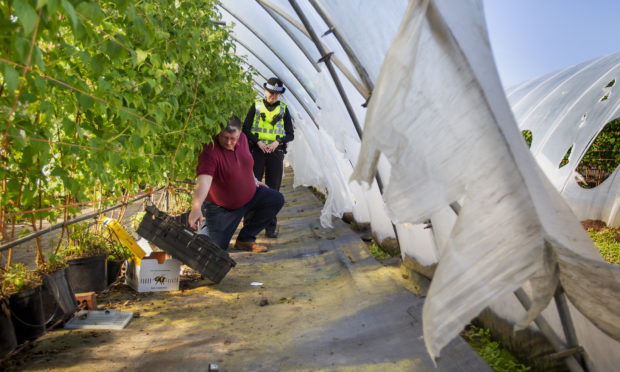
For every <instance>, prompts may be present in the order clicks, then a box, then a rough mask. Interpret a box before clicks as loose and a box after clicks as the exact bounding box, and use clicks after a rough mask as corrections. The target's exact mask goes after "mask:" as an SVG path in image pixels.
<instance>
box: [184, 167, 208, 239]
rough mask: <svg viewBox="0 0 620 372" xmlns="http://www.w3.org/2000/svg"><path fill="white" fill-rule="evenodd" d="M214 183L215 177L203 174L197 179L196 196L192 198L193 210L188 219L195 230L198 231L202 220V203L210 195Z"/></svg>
mask: <svg viewBox="0 0 620 372" xmlns="http://www.w3.org/2000/svg"><path fill="white" fill-rule="evenodd" d="M212 181H213V176H209V175H208V174H201V175H199V176H198V178H197V179H196V187H195V188H194V195H193V197H192V210H191V211H190V212H189V217H188V218H187V222H188V223H189V226H190V227H191V228H192V229H194V230H197V229H198V226H199V224H200V222H201V220H202V217H203V216H202V203H203V202H204V201H205V199H206V198H207V195H208V194H209V189H210V188H211V182H212Z"/></svg>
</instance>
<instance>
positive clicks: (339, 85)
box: [289, 0, 400, 246]
mask: <svg viewBox="0 0 620 372" xmlns="http://www.w3.org/2000/svg"><path fill="white" fill-rule="evenodd" d="M289 3H290V4H291V6H292V7H293V9H294V10H295V12H296V13H297V16H298V17H299V19H301V21H302V22H303V24H304V27H305V28H306V30H307V32H308V33H309V34H310V37H311V39H312V41H313V42H314V44H315V45H316V47H317V49H318V50H319V53H320V54H321V56H322V57H321V61H322V62H325V65H326V66H327V69H328V70H329V73H330V75H331V77H332V80H333V81H334V84H335V85H336V89H337V90H338V93H339V94H340V98H341V99H342V101H343V103H344V105H345V108H346V109H347V112H348V114H349V116H350V117H351V121H352V122H353V126H354V127H355V130H356V132H357V134H358V136H359V138H360V140H361V139H362V129H361V127H360V125H359V121H358V119H357V116H356V115H355V112H354V111H353V107H352V106H351V102H350V101H349V98H348V96H347V94H346V92H345V91H344V88H343V87H342V83H341V82H340V79H339V78H338V75H337V74H336V70H334V67H333V66H332V65H331V56H333V52H327V50H326V49H325V48H324V47H323V44H322V43H321V42H320V40H319V38H318V36H317V34H316V32H315V31H314V29H313V28H312V25H310V22H309V21H308V19H307V18H306V15H305V14H304V12H303V10H302V9H301V8H300V7H299V4H297V1H296V0H289ZM327 26H328V27H330V28H332V29H335V27H334V26H333V25H332V26H330V25H329V24H328V25H327ZM351 53H353V52H352V51H351ZM375 180H376V182H377V187H378V188H379V192H380V193H381V194H383V181H382V180H381V176H380V175H379V173H376V174H375ZM390 224H391V225H392V230H394V236H395V238H396V243H397V244H398V245H399V246H400V241H399V240H398V230H397V229H396V226H395V225H394V223H393V222H392V221H391V220H390Z"/></svg>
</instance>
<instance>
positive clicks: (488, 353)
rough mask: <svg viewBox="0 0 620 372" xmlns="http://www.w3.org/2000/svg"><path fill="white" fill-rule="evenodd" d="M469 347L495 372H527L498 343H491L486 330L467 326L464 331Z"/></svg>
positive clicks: (489, 335)
mask: <svg viewBox="0 0 620 372" xmlns="http://www.w3.org/2000/svg"><path fill="white" fill-rule="evenodd" d="M465 336H466V338H467V340H468V342H469V345H470V346H471V347H472V348H473V349H474V350H475V351H476V352H477V353H478V354H479V355H480V356H481V357H482V359H484V361H485V362H487V364H488V365H489V366H490V367H491V368H492V369H493V370H494V371H496V372H522V371H528V370H529V369H530V367H526V366H525V365H523V364H522V363H519V361H518V360H517V359H516V358H515V357H514V356H513V355H512V354H510V352H508V351H507V350H505V349H503V348H502V347H501V345H500V343H499V342H497V341H493V339H492V338H491V332H490V331H489V330H488V329H484V328H478V327H476V326H474V325H469V326H468V329H467V330H466V331H465Z"/></svg>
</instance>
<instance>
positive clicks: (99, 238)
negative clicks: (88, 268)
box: [58, 223, 113, 259]
mask: <svg viewBox="0 0 620 372" xmlns="http://www.w3.org/2000/svg"><path fill="white" fill-rule="evenodd" d="M67 229H68V230H69V238H68V239H67V242H66V244H65V245H63V246H62V247H60V249H59V251H58V254H59V256H61V257H63V258H65V259H75V258H81V257H90V256H99V255H102V254H105V255H108V254H110V252H111V251H113V249H112V247H111V246H112V244H111V243H112V242H111V241H110V240H109V239H107V238H106V237H104V236H103V234H102V233H99V232H94V231H91V229H90V228H89V225H88V223H76V224H73V225H71V226H69V227H68V228H67Z"/></svg>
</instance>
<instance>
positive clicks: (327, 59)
mask: <svg viewBox="0 0 620 372" xmlns="http://www.w3.org/2000/svg"><path fill="white" fill-rule="evenodd" d="M256 2H257V3H258V4H259V5H260V6H261V7H263V9H265V11H266V12H267V13H268V14H269V15H270V16H271V17H272V18H273V19H274V21H275V22H276V23H277V24H278V26H280V28H281V29H282V30H283V31H284V32H285V33H286V34H287V35H288V36H289V37H290V38H291V39H292V41H293V42H294V43H295V45H297V46H298V47H299V48H300V50H301V51H302V52H303V54H304V55H305V56H306V57H307V58H308V59H309V60H310V62H311V63H312V65H313V66H315V67H316V66H317V64H315V63H314V61H313V60H312V59H311V57H310V56H309V53H308V51H306V50H305V48H304V47H303V46H302V45H301V43H300V42H299V40H297V38H296V37H295V35H292V34H291V33H290V32H289V30H288V29H287V28H286V26H285V25H283V24H282V23H281V22H280V20H278V19H277V17H276V16H275V14H273V13H274V12H275V13H276V14H278V15H280V16H281V17H282V18H284V19H286V20H287V21H288V22H289V23H290V24H291V25H293V26H294V27H295V28H297V29H298V30H299V31H300V32H302V33H303V34H304V35H306V36H307V37H308V38H309V39H310V40H311V41H312V42H313V43H314V45H315V46H316V48H317V49H318V51H319V54H320V55H321V59H320V60H319V62H324V63H325V65H326V66H327V68H328V70H329V72H330V75H331V77H332V80H333V81H334V84H335V85H336V88H337V90H338V93H339V95H340V97H341V99H342V100H343V102H344V105H345V108H346V110H347V113H348V114H349V116H350V118H351V121H352V122H353V125H354V128H355V130H356V132H357V134H358V136H359V138H360V139H361V138H362V130H361V127H360V124H359V120H358V119H357V116H356V115H355V112H354V111H353V107H352V106H351V103H350V101H349V99H348V96H347V94H346V92H345V91H344V88H343V86H342V84H341V82H340V79H339V78H338V76H337V73H336V71H335V70H334V67H333V66H332V65H331V62H332V60H333V61H334V64H335V65H336V66H337V67H338V68H339V69H340V71H341V72H342V73H343V74H344V75H345V76H346V77H347V79H348V80H349V81H350V82H351V84H353V86H355V88H356V89H357V90H358V91H359V92H360V94H361V95H362V96H363V97H364V98H366V99H367V100H369V99H370V95H371V94H372V92H371V91H369V90H370V89H371V87H372V86H373V84H372V83H371V82H370V78H369V76H368V73H367V72H366V69H365V68H364V67H363V66H362V64H361V62H360V61H359V59H358V58H357V56H356V55H355V53H354V52H353V50H352V49H351V47H350V46H349V45H348V43H346V41H345V40H344V38H343V37H342V35H341V34H340V32H338V30H337V28H336V27H335V26H334V25H333V24H332V23H331V20H330V19H329V18H328V17H327V14H326V13H325V11H324V10H323V9H322V8H321V7H320V5H319V4H318V3H316V1H311V5H312V6H313V7H314V8H315V9H316V10H317V13H318V14H319V15H320V16H321V18H322V19H323V21H324V22H325V23H326V24H327V26H328V27H329V28H330V30H331V31H332V32H333V33H334V36H335V37H336V39H337V40H338V42H339V44H340V45H341V46H342V48H343V50H344V51H345V53H346V54H347V57H349V60H350V62H351V63H352V64H353V66H354V67H355V69H356V70H357V72H358V74H359V75H360V77H361V79H362V80H363V84H364V87H362V86H361V85H360V83H359V81H357V80H356V79H355V78H354V77H353V76H352V75H351V73H350V71H348V69H346V68H345V67H344V66H343V65H342V64H341V63H340V62H337V61H338V59H337V58H336V57H335V56H334V55H333V52H332V51H329V50H328V49H327V48H326V47H325V46H324V45H323V43H321V41H320V40H319V38H318V36H317V34H316V32H315V31H314V29H313V28H312V26H311V25H310V23H309V21H308V19H307V18H306V16H305V14H304V12H303V10H302V9H301V8H300V7H299V5H298V4H297V2H296V1H295V0H289V3H290V4H291V6H292V7H293V9H294V10H295V12H296V13H297V16H298V17H299V18H300V20H301V21H302V23H303V25H300V24H299V23H298V22H297V21H296V20H295V19H293V18H292V17H290V16H289V15H288V14H287V13H286V12H284V11H283V10H281V9H279V8H278V7H277V6H275V5H273V4H271V3H269V2H268V1H266V0H256ZM219 6H220V7H221V8H222V9H224V10H225V11H226V12H227V13H228V14H230V15H231V16H232V17H233V18H235V19H237V20H238V21H239V22H240V23H241V24H242V25H243V26H244V27H246V28H247V29H248V30H249V31H250V32H251V33H252V34H254V36H256V37H257V38H258V39H259V40H260V41H261V42H262V43H263V44H265V46H267V48H269V50H270V52H271V53H273V54H274V55H275V56H276V57H277V58H278V59H279V60H280V61H282V63H283V64H284V66H285V67H286V68H287V69H288V70H289V72H291V74H292V75H293V76H294V77H295V78H296V79H297V80H298V82H299V83H300V84H301V85H302V86H303V87H304V89H305V90H306V92H307V93H308V95H309V96H310V97H311V98H312V99H313V100H316V98H315V97H314V96H313V95H312V94H311V92H310V91H309V89H308V88H307V87H306V86H305V84H304V83H303V81H302V79H300V78H299V76H298V75H297V74H296V73H295V72H294V71H293V69H292V68H291V67H290V66H289V65H288V64H287V63H286V62H284V60H283V58H282V56H280V54H279V53H277V52H276V51H275V50H274V48H273V47H272V46H271V45H270V44H269V43H268V42H267V41H266V40H264V39H263V38H262V37H261V36H260V35H259V34H258V33H257V32H256V31H255V30H254V29H253V28H252V27H250V26H249V25H248V24H247V23H246V22H244V21H242V20H241V17H239V16H238V15H236V14H235V13H233V12H232V11H230V9H228V8H227V7H226V6H225V5H223V4H221V3H220V4H219ZM235 41H237V42H238V43H239V44H240V45H241V46H243V47H244V48H245V49H246V50H247V51H248V52H249V53H250V54H252V55H253V56H254V57H255V58H257V59H258V60H259V61H260V62H261V63H263V64H264V65H265V66H266V67H267V68H268V69H269V70H271V71H272V72H273V73H274V75H276V76H277V75H278V74H277V73H275V72H274V71H275V70H274V68H273V67H271V66H270V65H269V64H268V63H267V62H266V61H265V60H264V59H262V58H261V57H260V56H259V55H258V53H256V52H255V51H254V50H253V49H251V48H250V47H248V46H247V45H246V44H245V43H243V42H242V41H240V40H238V38H235ZM261 76H262V75H261ZM262 77H263V78H264V76H262ZM265 80H266V79H265ZM289 90H290V91H291V92H292V93H293V95H294V96H295V98H296V99H297V100H298V101H299V102H300V104H302V106H303V105H304V103H303V100H301V99H300V97H299V96H298V95H297V94H295V93H294V90H293V89H289ZM304 109H306V112H307V113H308V115H310V116H311V118H312V119H313V121H314V124H315V125H316V126H317V128H319V125H318V123H317V122H316V120H315V119H314V118H313V117H312V114H311V113H310V111H309V110H308V109H307V107H305V106H304ZM375 179H376V181H377V186H378V188H379V191H380V192H381V193H383V181H382V179H381V177H380V175H379V174H376V175H375ZM392 228H393V230H394V234H395V236H396V241H397V242H398V232H397V229H396V227H395V226H394V224H393V223H392Z"/></svg>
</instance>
